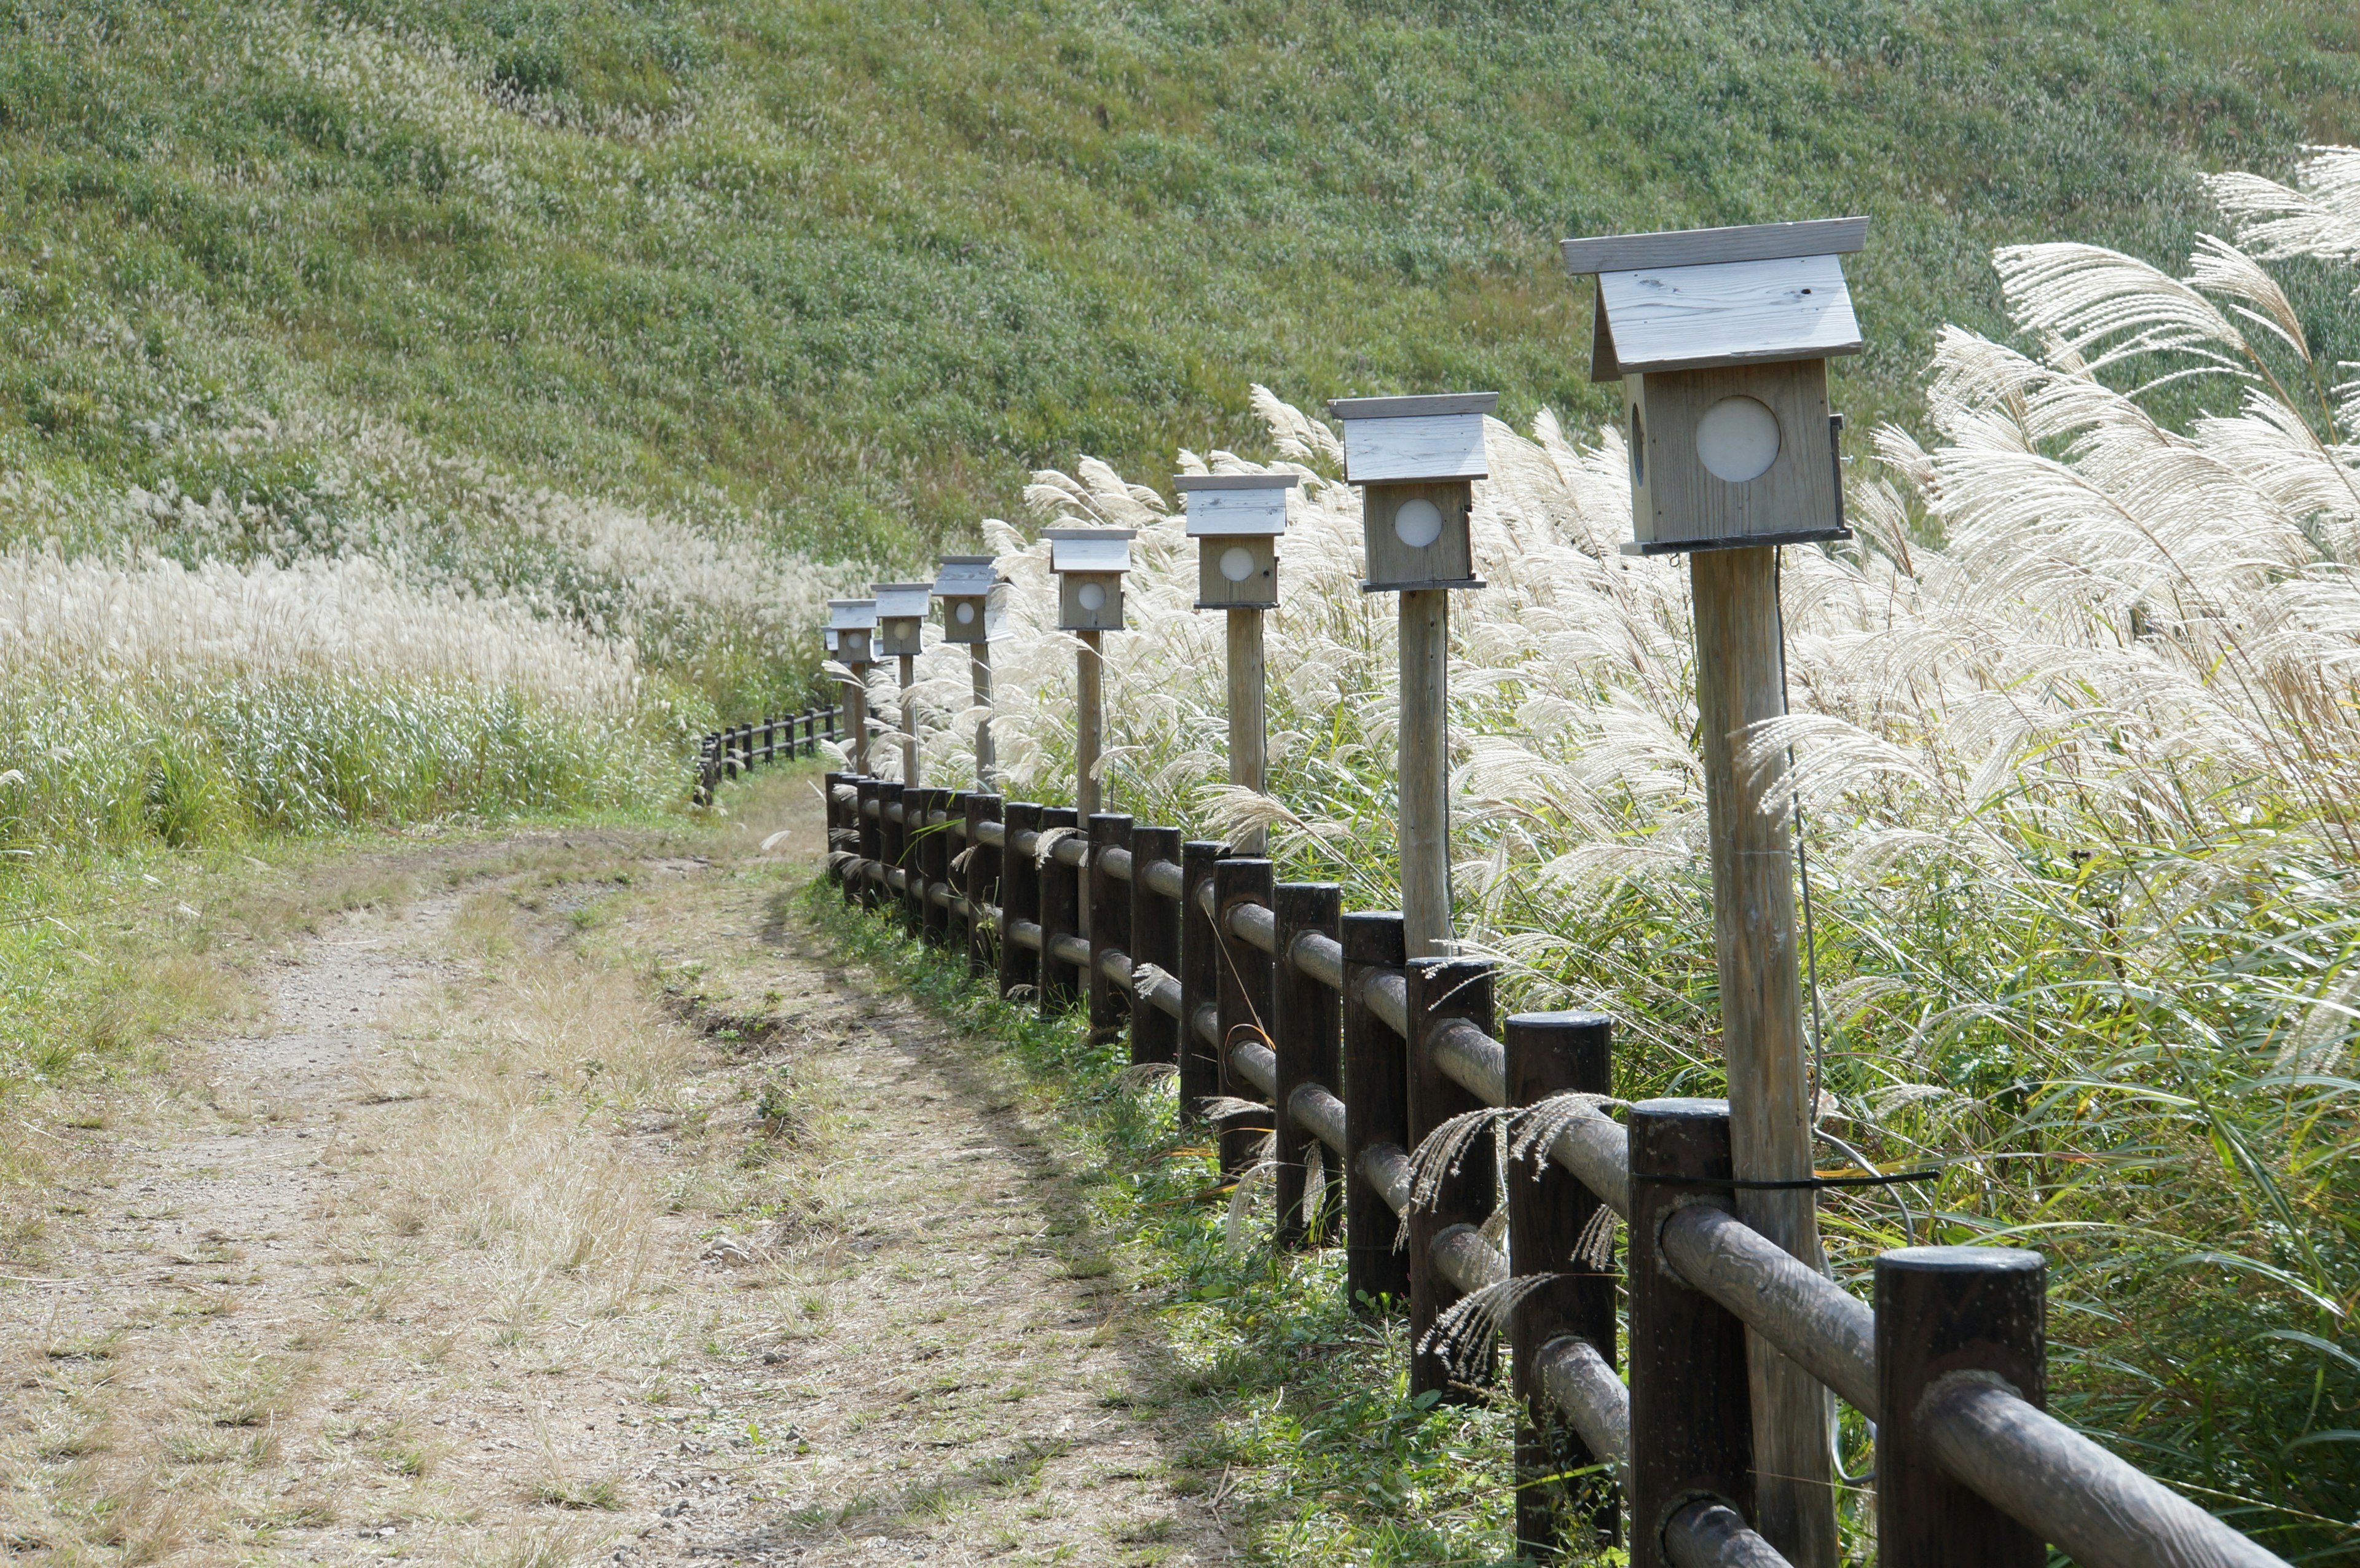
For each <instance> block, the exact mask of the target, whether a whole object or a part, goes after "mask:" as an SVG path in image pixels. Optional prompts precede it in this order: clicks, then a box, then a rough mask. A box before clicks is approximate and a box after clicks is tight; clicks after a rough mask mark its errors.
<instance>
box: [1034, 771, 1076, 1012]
mask: <svg viewBox="0 0 2360 1568" xmlns="http://www.w3.org/2000/svg"><path fill="white" fill-rule="evenodd" d="M1074 825H1075V820H1074V811H1073V809H1072V808H1071V807H1068V806H1045V807H1043V808H1042V811H1041V835H1042V836H1043V838H1046V837H1047V836H1048V835H1049V833H1050V832H1051V831H1052V830H1053V829H1056V828H1070V827H1072V826H1074ZM1033 858H1034V859H1035V860H1038V861H1040V877H1041V1011H1042V1012H1043V1013H1044V1014H1045V1013H1062V1012H1064V1011H1065V1009H1066V1008H1067V1007H1072V1006H1073V1005H1074V1004H1075V1003H1076V1001H1078V1000H1080V999H1081V995H1082V981H1083V978H1084V976H1083V975H1082V971H1081V969H1080V967H1079V966H1078V965H1076V964H1070V963H1068V962H1066V961H1065V959H1062V958H1059V957H1058V956H1056V954H1055V953H1052V952H1051V951H1050V943H1052V942H1054V941H1055V940H1056V939H1057V938H1058V937H1061V936H1080V935H1083V934H1084V932H1083V930H1082V926H1083V923H1084V921H1085V920H1087V916H1086V915H1085V914H1084V913H1083V905H1082V885H1081V873H1080V872H1079V871H1077V870H1076V869H1075V868H1074V867H1073V866H1067V865H1065V863H1064V862H1063V861H1061V860H1059V859H1057V857H1056V856H1055V855H1049V856H1047V857H1045V858H1043V856H1041V855H1037V854H1036V855H1034V856H1033Z"/></svg>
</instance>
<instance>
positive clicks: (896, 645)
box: [869, 583, 934, 659]
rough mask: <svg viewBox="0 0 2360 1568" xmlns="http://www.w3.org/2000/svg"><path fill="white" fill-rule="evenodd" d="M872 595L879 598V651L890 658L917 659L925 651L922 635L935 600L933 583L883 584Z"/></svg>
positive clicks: (877, 586)
mask: <svg viewBox="0 0 2360 1568" xmlns="http://www.w3.org/2000/svg"><path fill="white" fill-rule="evenodd" d="M869 592H870V593H874V594H876V595H877V630H878V634H879V635H878V642H877V651H878V653H879V654H880V655H881V656H883V657H885V658H889V659H896V658H903V657H907V658H912V659H914V658H916V657H917V656H918V655H919V654H921V653H923V652H924V651H925V649H924V648H923V645H922V643H921V635H922V634H923V632H924V630H925V626H926V611H927V608H928V607H929V606H930V605H932V604H933V603H934V584H933V583H878V584H877V585H876V586H875V587H874V588H871V589H870V590H869Z"/></svg>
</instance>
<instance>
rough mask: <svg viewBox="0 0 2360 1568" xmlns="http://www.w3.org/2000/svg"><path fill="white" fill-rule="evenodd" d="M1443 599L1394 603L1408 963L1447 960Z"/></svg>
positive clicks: (1426, 594)
mask: <svg viewBox="0 0 2360 1568" xmlns="http://www.w3.org/2000/svg"><path fill="white" fill-rule="evenodd" d="M1449 662H1450V595H1449V594H1448V593H1445V592H1443V591H1442V590H1440V589H1435V588H1428V589H1423V590H1421V591H1419V592H1417V593H1404V594H1403V595H1402V596H1401V665H1400V670H1401V687H1400V691H1401V723H1400V725H1399V741H1400V748H1401V749H1400V754H1399V757H1398V758H1397V761H1396V768H1397V771H1396V773H1395V777H1396V778H1397V779H1399V781H1400V784H1399V789H1400V797H1401V805H1400V811H1401V823H1400V828H1399V844H1400V855H1401V889H1402V921H1403V926H1404V931H1405V932H1406V935H1407V941H1408V944H1409V956H1410V957H1412V958H1439V957H1442V956H1444V955H1446V954H1448V953H1449V952H1450V944H1451V942H1452V940H1453V932H1452V929H1451V923H1450V754H1449V744H1448V702H1449V697H1448V669H1449Z"/></svg>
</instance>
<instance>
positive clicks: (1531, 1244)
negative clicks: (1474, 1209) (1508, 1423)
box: [1502, 1013, 1620, 1557]
mask: <svg viewBox="0 0 2360 1568" xmlns="http://www.w3.org/2000/svg"><path fill="white" fill-rule="evenodd" d="M1502 1044H1503V1045H1504V1046H1505V1047H1506V1050H1507V1068H1508V1103H1509V1104H1510V1105H1519V1106H1524V1105H1539V1104H1540V1103H1541V1102H1542V1101H1544V1100H1546V1099H1549V1098H1551V1097H1553V1096H1555V1095H1557V1094H1612V1092H1613V1080H1614V1020H1613V1019H1612V1018H1608V1017H1607V1016H1606V1015H1605V1014H1603V1013H1518V1014H1516V1015H1515V1016H1514V1017H1513V1018H1510V1019H1509V1020H1508V1023H1507V1030H1506V1033H1505V1034H1504V1036H1503V1037H1502ZM1601 1207H1603V1204H1601V1202H1600V1201H1599V1198H1598V1195H1597V1194H1596V1193H1595V1192H1591V1191H1590V1189H1589V1188H1587V1187H1585V1186H1583V1185H1582V1184H1581V1182H1580V1181H1579V1180H1578V1179H1576V1178H1575V1177H1574V1175H1573V1174H1572V1172H1570V1171H1567V1170H1566V1169H1565V1168H1564V1167H1562V1166H1560V1165H1558V1164H1557V1163H1556V1162H1555V1161H1553V1160H1550V1159H1549V1157H1548V1153H1547V1151H1546V1149H1537V1150H1535V1152H1534V1153H1533V1154H1531V1155H1528V1156H1526V1157H1524V1158H1523V1159H1519V1160H1511V1161H1510V1162H1509V1165H1508V1271H1509V1272H1510V1273H1511V1274H1513V1275H1514V1276H1515V1277H1516V1278H1518V1279H1524V1278H1528V1277H1530V1276H1533V1275H1539V1274H1554V1275H1557V1276H1559V1278H1557V1279H1552V1280H1551V1281H1550V1282H1549V1283H1547V1284H1546V1285H1543V1286H1541V1287H1540V1288H1539V1289H1537V1290H1535V1291H1534V1292H1533V1293H1532V1294H1531V1295H1529V1296H1526V1297H1525V1298H1524V1301H1522V1302H1521V1303H1519V1305H1518V1306H1517V1308H1516V1313H1515V1318H1514V1321H1513V1323H1512V1324H1511V1325H1510V1333H1509V1345H1511V1346H1512V1347H1513V1350H1514V1352H1515V1367H1516V1387H1515V1394H1516V1411H1517V1425H1516V1549H1517V1550H1518V1551H1520V1552H1526V1553H1529V1554H1531V1555H1533V1556H1535V1557H1541V1556H1548V1555H1553V1554H1556V1553H1559V1552H1564V1551H1566V1550H1568V1549H1569V1548H1573V1547H1576V1546H1578V1545H1579V1542H1578V1541H1573V1540H1568V1539H1567V1536H1568V1532H1567V1530H1565V1528H1564V1526H1565V1525H1566V1524H1567V1523H1568V1522H1570V1520H1571V1519H1574V1518H1576V1517H1579V1518H1583V1519H1587V1520H1588V1523H1589V1527H1590V1530H1591V1531H1592V1532H1594V1533H1595V1534H1596V1536H1597V1537H1598V1538H1599V1540H1600V1541H1612V1540H1613V1539H1614V1537H1615V1535H1616V1534H1617V1533H1618V1532H1617V1530H1616V1525H1617V1522H1618V1520H1619V1519H1620V1512H1619V1509H1618V1508H1617V1506H1616V1500H1615V1499H1616V1497H1617V1491H1618V1489H1617V1487H1616V1486H1615V1485H1614V1483H1613V1480H1612V1477H1609V1476H1602V1475H1601V1476H1593V1477H1590V1478H1587V1479H1586V1480H1585V1481H1579V1482H1567V1481H1553V1480H1548V1479H1546V1477H1551V1476H1562V1475H1568V1474H1569V1473H1571V1472H1573V1471H1578V1470H1584V1469H1589V1468H1590V1467H1591V1466H1594V1465H1597V1464H1598V1463H1599V1459H1598V1457H1597V1455H1595V1454H1591V1453H1590V1450H1589V1448H1588V1447H1587V1446H1585V1445H1584V1444H1583V1443H1582V1441H1581V1439H1580V1438H1579V1437H1578V1436H1576V1435H1575V1434H1574V1432H1572V1430H1571V1429H1570V1428H1568V1426H1567V1425H1566V1424H1565V1423H1564V1421H1562V1420H1560V1419H1558V1418H1557V1417H1556V1416H1555V1415H1554V1413H1553V1408H1552V1407H1551V1406H1550V1404H1549V1402H1548V1400H1547V1399H1546V1398H1544V1397H1543V1395H1542V1392H1541V1387H1540V1378H1539V1368H1540V1363H1541V1349H1542V1347H1543V1346H1545V1345H1547V1344H1548V1343H1549V1341H1551V1340H1553V1339H1556V1338H1557V1337H1558V1336H1560V1335H1562V1334H1579V1335H1580V1336H1581V1337H1582V1338H1583V1339H1586V1340H1588V1341H1589V1342H1590V1345H1591V1347H1592V1348H1593V1349H1595V1350H1596V1351H1597V1352H1598V1354H1599V1355H1600V1356H1603V1357H1604V1358H1605V1360H1606V1364H1607V1365H1608V1366H1609V1367H1612V1366H1613V1365H1614V1276H1613V1273H1612V1270H1611V1268H1610V1269H1593V1268H1591V1267H1590V1264H1588V1263H1587V1262H1585V1261H1583V1260H1582V1259H1581V1258H1578V1257H1576V1256H1575V1254H1574V1248H1575V1247H1576V1245H1577V1244H1578V1243H1579V1241H1580V1240H1581V1236H1582V1233H1583V1232H1584V1231H1586V1230H1588V1229H1589V1228H1590V1222H1591V1220H1592V1219H1593V1218H1594V1217H1595V1216H1596V1215H1597V1214H1598V1211H1599V1210H1600V1209H1601ZM1607 1235H1608V1236H1609V1238H1610V1239H1611V1238H1612V1235H1613V1233H1612V1231H1609V1232H1608V1233H1607Z"/></svg>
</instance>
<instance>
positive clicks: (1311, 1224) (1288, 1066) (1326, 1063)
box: [1270, 882, 1344, 1248]
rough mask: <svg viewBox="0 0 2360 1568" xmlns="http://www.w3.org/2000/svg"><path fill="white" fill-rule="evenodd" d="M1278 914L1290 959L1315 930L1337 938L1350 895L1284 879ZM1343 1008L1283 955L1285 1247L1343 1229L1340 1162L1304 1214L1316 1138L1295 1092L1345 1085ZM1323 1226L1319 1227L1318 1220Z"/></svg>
mask: <svg viewBox="0 0 2360 1568" xmlns="http://www.w3.org/2000/svg"><path fill="white" fill-rule="evenodd" d="M1270 907H1271V913H1272V915H1273V916H1274V917H1275V918H1276V920H1277V922H1278V940H1277V948H1278V951H1279V953H1282V954H1287V955H1291V954H1292V953H1294V952H1295V945H1296V942H1297V941H1298V939H1300V938H1301V937H1303V936H1304V935H1305V934H1306V933H1316V934H1318V935H1321V936H1325V937H1328V938H1331V939H1332V938H1333V937H1335V935H1336V934H1337V931H1338V929H1339V927H1340V925H1341V922H1342V920H1343V911H1344V890H1343V888H1342V887H1339V886H1338V885H1337V884H1336V883H1333V882H1282V883H1280V884H1279V885H1278V886H1277V887H1273V889H1272V890H1271V898H1270ZM1341 1026H1342V1009H1341V1007H1340V1004H1339V1002H1338V997H1337V995H1336V993H1335V992H1334V991H1333V990H1330V989H1329V988H1328V987H1327V986H1326V985H1322V984H1321V983H1320V982H1319V981H1318V980H1317V978H1315V977H1314V976H1312V975H1306V974H1305V973H1304V972H1303V971H1302V969H1300V968H1299V967H1297V966H1296V965H1295V963H1294V961H1293V959H1292V957H1291V956H1287V957H1282V958H1281V959H1280V960H1279V961H1278V963H1277V964H1275V965H1274V966H1273V972H1272V977H1271V1034H1272V1037H1273V1039H1272V1045H1273V1050H1274V1051H1276V1053H1277V1059H1278V1060H1277V1062H1276V1068H1277V1079H1276V1082H1275V1083H1273V1085H1272V1088H1271V1103H1272V1104H1273V1105H1279V1106H1284V1107H1288V1108H1289V1114H1287V1115H1284V1116H1280V1117H1279V1118H1278V1149H1277V1156H1278V1172H1277V1175H1278V1180H1277V1183H1276V1185H1277V1194H1276V1199H1275V1202H1276V1205H1277V1212H1278V1236H1277V1239H1278V1245H1279V1246H1280V1247H1290V1248H1291V1247H1316V1246H1317V1245H1318V1244H1319V1243H1320V1242H1321V1241H1322V1240H1323V1239H1325V1238H1326V1237H1327V1236H1328V1235H1329V1234H1330V1233H1332V1232H1333V1231H1334V1230H1335V1228H1336V1224H1337V1221H1338V1218H1339V1217H1340V1215H1339V1213H1338V1211H1339V1209H1340V1207H1341V1205H1342V1203H1343V1197H1344V1193H1343V1187H1342V1184H1341V1182H1340V1181H1339V1180H1338V1178H1339V1177H1340V1175H1341V1174H1342V1172H1341V1171H1340V1170H1339V1169H1338V1165H1337V1163H1336V1161H1335V1160H1330V1159H1327V1158H1326V1157H1325V1156H1322V1158H1321V1160H1320V1162H1319V1163H1320V1170H1321V1172H1322V1179H1321V1181H1320V1183H1319V1186H1318V1189H1317V1191H1315V1192H1312V1193H1311V1200H1312V1202H1311V1207H1312V1209H1313V1211H1314V1215H1313V1218H1312V1219H1306V1217H1305V1214H1304V1206H1305V1205H1304V1198H1305V1192H1306V1186H1307V1183H1308V1181H1309V1176H1310V1172H1309V1169H1308V1164H1307V1158H1306V1157H1307V1156H1308V1154H1309V1153H1310V1151H1311V1148H1312V1140H1313V1137H1314V1135H1313V1134H1312V1133H1311V1132H1310V1131H1309V1130H1308V1129H1307V1128H1306V1127H1301V1126H1299V1125H1297V1123H1296V1122H1295V1117H1294V1116H1293V1114H1292V1106H1293V1105H1294V1104H1295V1094H1296V1092H1297V1091H1298V1090H1300V1089H1303V1088H1306V1087H1307V1086H1314V1085H1316V1086H1317V1087H1319V1088H1321V1089H1324V1090H1328V1091H1332V1090H1333V1089H1334V1088H1335V1087H1336V1086H1337V1085H1338V1084H1339V1083H1342V1082H1343V1080H1342V1077H1341V1075H1340V1074H1339V1073H1338V1066H1339V1059H1338V1047H1339V1045H1340V1043H1341V1034H1340V1032H1339V1031H1340V1029H1341ZM1315 1221H1316V1223H1315Z"/></svg>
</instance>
